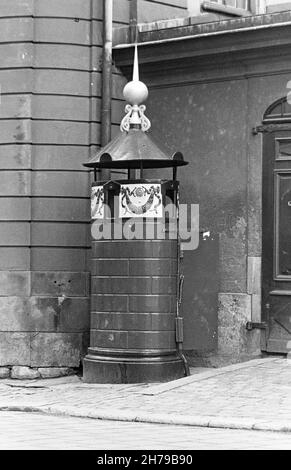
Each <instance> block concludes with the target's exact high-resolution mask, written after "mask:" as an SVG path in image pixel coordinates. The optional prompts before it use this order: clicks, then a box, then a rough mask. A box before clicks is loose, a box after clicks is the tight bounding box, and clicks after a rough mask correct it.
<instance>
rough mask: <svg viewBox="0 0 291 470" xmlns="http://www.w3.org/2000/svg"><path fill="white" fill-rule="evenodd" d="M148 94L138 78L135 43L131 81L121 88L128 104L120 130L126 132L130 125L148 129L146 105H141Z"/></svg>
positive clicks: (149, 124)
mask: <svg viewBox="0 0 291 470" xmlns="http://www.w3.org/2000/svg"><path fill="white" fill-rule="evenodd" d="M148 94H149V92H148V88H147V86H146V85H145V84H144V83H143V82H141V81H140V80H139V65H138V50H137V44H135V46H134V62H133V73H132V81H131V82H128V83H127V84H126V85H125V87H124V89H123V96H124V98H125V99H126V101H128V103H130V104H127V105H126V106H125V112H126V113H127V114H126V116H124V118H123V119H122V121H121V124H120V129H121V131H122V132H124V131H126V132H128V131H129V129H130V125H137V126H140V128H141V129H142V130H143V131H144V132H145V131H148V130H149V129H150V127H151V123H150V121H149V119H148V118H147V117H146V116H145V115H144V112H145V110H146V107H145V105H142V103H143V102H144V101H145V100H146V99H147V97H148Z"/></svg>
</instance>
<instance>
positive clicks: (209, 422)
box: [0, 405, 291, 432]
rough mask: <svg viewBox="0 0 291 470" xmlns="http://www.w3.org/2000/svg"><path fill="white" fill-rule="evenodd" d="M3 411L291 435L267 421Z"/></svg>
mask: <svg viewBox="0 0 291 470" xmlns="http://www.w3.org/2000/svg"><path fill="white" fill-rule="evenodd" d="M1 411H18V412H26V413H43V414H50V415H55V416H71V417H74V418H90V419H99V420H104V421H105V420H106V421H126V422H135V423H150V424H170V425H179V426H193V427H203V428H205V427H206V428H220V429H226V428H227V429H241V430H252V431H254V430H255V431H273V432H291V423H290V422H283V421H277V422H272V421H267V420H261V419H250V418H223V417H217V416H216V417H215V416H202V415H196V416H181V415H176V414H156V413H142V412H140V413H136V412H133V411H122V410H119V409H115V410H114V409H111V410H103V411H102V410H100V411H96V410H92V409H90V408H79V409H78V410H76V408H75V407H68V406H59V405H52V406H30V405H7V406H5V405H1V406H0V412H1Z"/></svg>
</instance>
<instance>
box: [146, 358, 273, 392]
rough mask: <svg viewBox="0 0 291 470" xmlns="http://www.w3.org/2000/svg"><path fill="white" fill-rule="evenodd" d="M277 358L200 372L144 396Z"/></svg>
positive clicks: (149, 388) (154, 389)
mask: <svg viewBox="0 0 291 470" xmlns="http://www.w3.org/2000/svg"><path fill="white" fill-rule="evenodd" d="M277 360H278V358H277V357H267V358H263V359H253V360H250V361H246V362H241V363H238V364H231V365H229V366H225V367H219V368H217V369H213V370H210V371H206V372H199V373H198V374H194V375H190V376H188V377H183V378H182V379H177V380H173V381H171V382H166V383H163V384H159V385H153V386H152V387H148V388H147V389H146V390H145V391H144V392H142V395H159V394H160V393H164V392H168V391H169V390H173V389H174V388H179V387H183V386H184V385H189V384H192V383H194V382H200V380H205V379H211V378H212V377H216V376H217V375H222V374H227V373H231V372H235V371H237V370H240V369H245V368H247V367H258V366H262V365H264V364H266V363H269V362H275V361H277Z"/></svg>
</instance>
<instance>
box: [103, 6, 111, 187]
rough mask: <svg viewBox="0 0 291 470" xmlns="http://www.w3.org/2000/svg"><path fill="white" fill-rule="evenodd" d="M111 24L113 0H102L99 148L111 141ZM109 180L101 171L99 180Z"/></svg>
mask: <svg viewBox="0 0 291 470" xmlns="http://www.w3.org/2000/svg"><path fill="white" fill-rule="evenodd" d="M112 22H113V0H103V63H102V104H101V146H102V147H104V146H105V145H106V144H108V142H109V141H110V140H111V94H112ZM109 179H110V170H107V169H103V170H102V171H101V180H109Z"/></svg>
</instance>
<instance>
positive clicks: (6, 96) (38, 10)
mask: <svg viewBox="0 0 291 470" xmlns="http://www.w3.org/2000/svg"><path fill="white" fill-rule="evenodd" d="M102 14H103V12H102V2H100V1H97V2H96V1H95V0H94V1H93V0H92V1H91V0H50V1H49V2H48V1H47V0H14V1H13V2H11V1H10V0H3V1H2V2H1V5H0V54H1V63H0V85H1V105H0V119H1V134H0V170H1V184H0V196H1V197H0V366H2V367H7V366H8V367H12V366H29V367H31V368H47V367H54V368H60V367H69V368H76V367H79V365H80V359H81V357H82V355H83V354H84V352H85V350H86V347H87V343H88V333H89V272H88V271H89V264H88V262H89V259H90V238H89V217H90V216H89V207H90V202H89V199H88V196H89V186H90V173H89V172H87V171H86V170H85V169H84V167H83V166H82V163H83V162H85V161H87V160H88V159H89V157H90V155H91V154H92V152H94V151H95V150H96V149H97V148H98V147H99V144H100V103H101V64H102V61H101V59H102V27H103V24H102ZM114 21H115V24H117V25H120V24H126V23H127V22H128V3H127V1H126V0H124V1H119V2H118V8H117V9H116V11H115V17H114ZM123 84H124V79H123V77H122V76H121V74H120V73H119V72H118V71H117V70H114V75H113V103H112V104H113V127H116V126H115V124H117V123H118V122H119V118H120V115H121V114H122V112H123V103H122V101H120V99H119V98H120V96H121V91H122V87H123ZM4 372H5V371H4ZM4 372H3V373H4ZM60 373H61V372H60ZM20 375H21V374H20Z"/></svg>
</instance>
